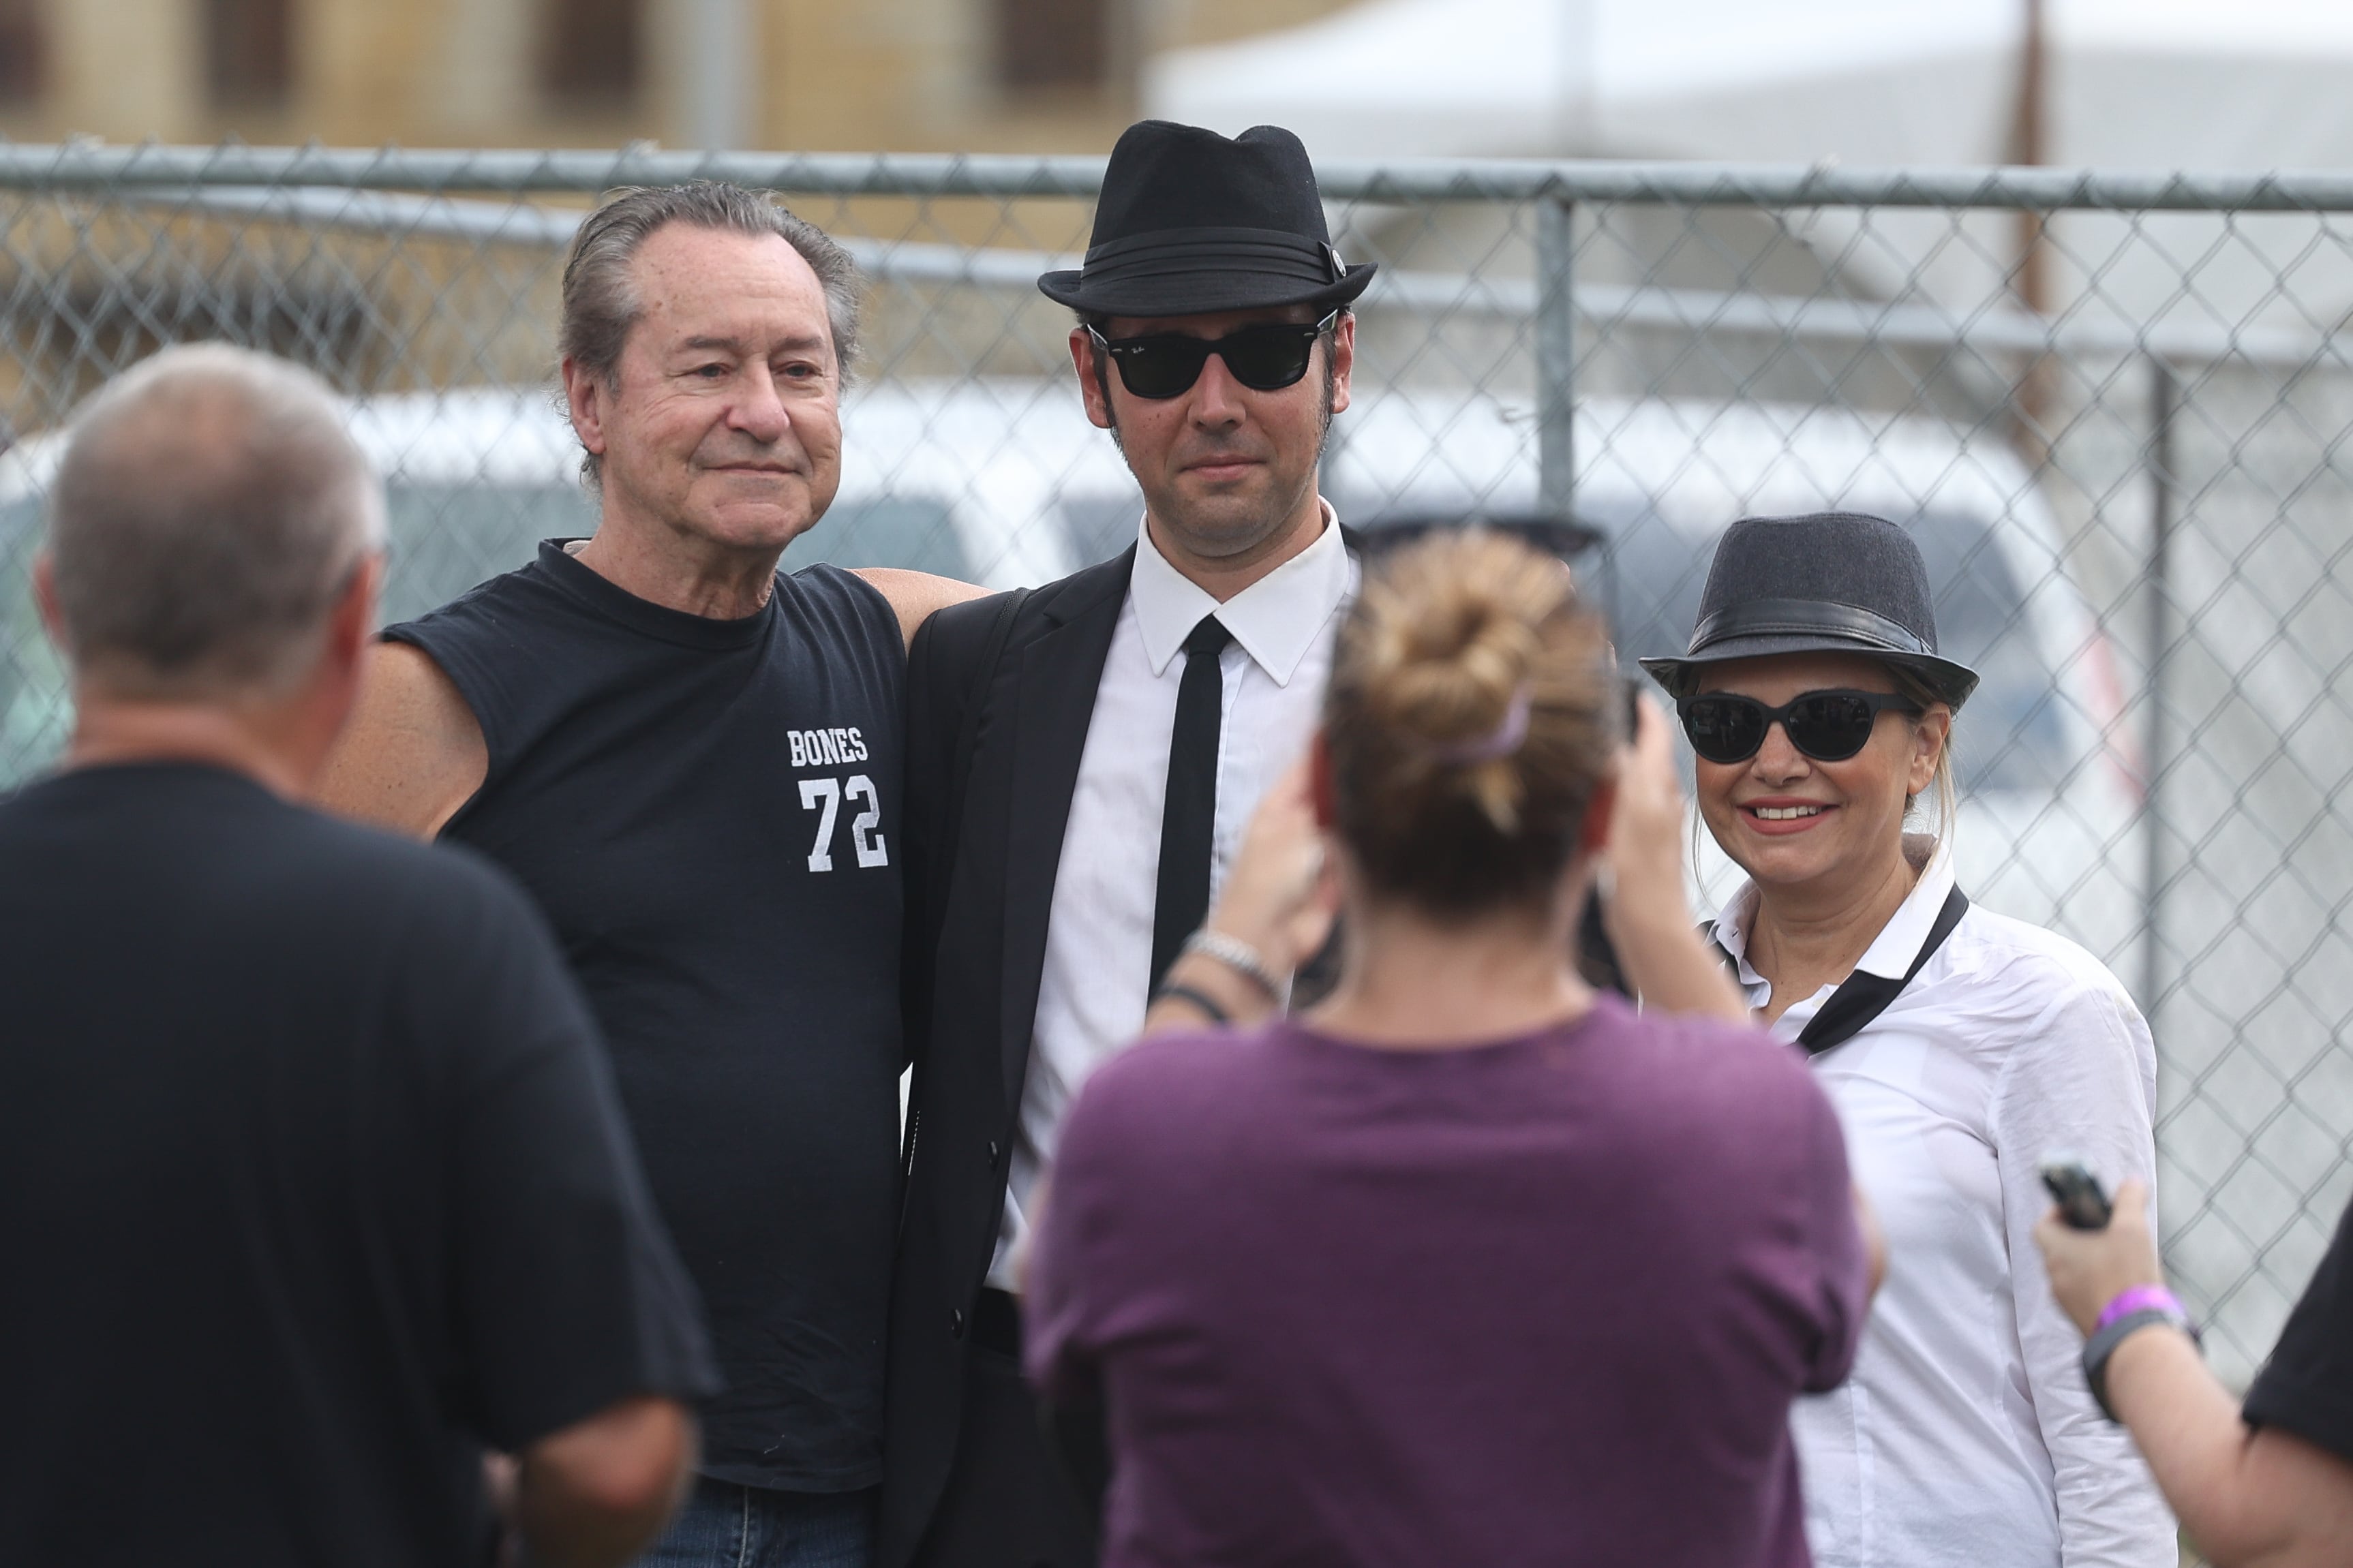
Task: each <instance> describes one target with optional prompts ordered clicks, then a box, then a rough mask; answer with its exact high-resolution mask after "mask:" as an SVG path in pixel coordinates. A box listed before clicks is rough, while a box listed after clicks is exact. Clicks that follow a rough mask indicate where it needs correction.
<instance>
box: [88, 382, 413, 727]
mask: <svg viewBox="0 0 2353 1568" xmlns="http://www.w3.org/2000/svg"><path fill="white" fill-rule="evenodd" d="M383 542H384V499H383V492H382V491H381V490H380V489H378V487H377V485H376V482H375V475H374V473H373V471H372V470H371V469H370V468H369V466H368V462H367V458H365V457H364V455H363V454H362V453H361V451H360V449H359V447H358V446H357V444H356V443H354V442H353V440H352V438H351V436H350V435H349V434H348V433H347V432H346V431H345V429H344V427H343V413H342V410H341V409H340V408H339V407H338V406H337V405H336V402H335V398H334V395H333V393H332V392H331V391H330V390H329V389H328V387H327V384H326V383H325V382H323V381H321V380H320V379H319V378H318V377H317V376H316V375H314V374H311V372H309V371H307V370H303V369H301V367H299V366H297V365H293V364H290V363H287V362H286V361H284V360H281V359H277V358H273V357H272V356H270V355H269V354H264V353H254V352H253V351H252V350H250V349H240V348H232V347H230V346H229V345H228V344H226V343H203V344H195V345H190V346H185V347H180V348H169V349H165V350H164V352H163V353H158V354H156V355H154V356H153V358H150V359H148V360H145V361H143V362H142V363H139V364H137V365H134V366H133V367H132V369H130V370H129V371H127V372H125V373H124V374H121V375H120V376H118V377H116V378H115V379H114V380H113V381H111V382H110V383H108V384H106V385H105V386H102V387H100V389H99V390H98V391H97V392H96V393H94V394H92V395H90V398H89V399H88V400H87V401H85V402H84V403H83V404H82V405H81V407H80V408H79V409H78V410H77V411H76V412H75V415H74V417H73V422H72V425H71V427H70V431H69V436H68V437H67V441H66V449H65V456H64V459H63V461H62V462H61V463H60V464H59V466H58V475H57V479H56V483H55V485H54V487H53V488H52V489H51V491H50V502H49V538H48V551H49V557H50V563H51V565H50V573H51V581H52V583H53V584H54V587H55V592H56V595H57V607H58V619H59V620H60V622H61V623H62V628H61V629H62V631H63V633H64V641H65V644H66V652H67V655H68V657H69V658H70V659H71V660H72V662H73V665H74V668H75V671H76V674H77V675H78V676H79V677H80V678H82V679H89V680H92V681H95V682H97V683H98V684H100V685H101V686H103V687H104V688H106V689H109V690H111V691H114V692H117V693H119V694H121V695H123V696H129V697H143V698H152V699H164V700H176V699H188V698H216V697H221V696H227V695H233V694H236V693H239V692H244V691H249V690H253V689H265V690H269V691H271V692H275V691H279V690H282V689H285V688H287V687H289V686H290V685H292V684H293V683H295V682H296V681H299V680H300V679H301V678H302V677H303V676H305V675H307V674H308V673H309V672H310V670H311V668H313V666H314V664H315V661H316V660H317V658H318V657H319V651H320V647H321V646H322V640H323V638H324V637H325V635H326V623H327V617H328V615H329V613H330V612H331V611H332V609H333V607H334V605H335V603H336V601H337V600H338V599H339V598H341V597H342V595H343V593H344V591H345V590H346V589H347V588H348V587H349V586H350V584H351V582H352V578H353V574H355V573H356V572H357V571H358V570H359V569H360V566H361V564H362V563H363V562H364V561H365V559H366V558H367V557H368V556H369V555H370V554H371V553H373V552H375V551H376V550H379V549H381V548H382V546H383Z"/></svg>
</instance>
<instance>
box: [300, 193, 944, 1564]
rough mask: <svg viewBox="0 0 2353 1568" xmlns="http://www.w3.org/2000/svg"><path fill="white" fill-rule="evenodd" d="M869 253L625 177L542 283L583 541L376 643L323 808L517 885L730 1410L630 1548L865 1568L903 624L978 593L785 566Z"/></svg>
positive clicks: (884, 1284) (750, 209)
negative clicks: (664, 1526) (857, 254)
mask: <svg viewBox="0 0 2353 1568" xmlns="http://www.w3.org/2000/svg"><path fill="white" fill-rule="evenodd" d="M859 298H860V283H859V279H858V270H857V268H856V267H855V266H853V265H852V264H851V262H850V259H849V255H848V254H847V253H846V252H844V251H843V249H842V248H841V247H839V245H836V244H835V243H834V242H833V241H832V240H830V239H828V237H826V236H825V235H824V234H822V233H820V232H819V231H818V229H817V228H816V227H815V226H812V225H810V224H807V223H805V222H803V221H802V220H801V219H799V218H797V217H795V216H793V215H792V214H791V213H789V212H787V211H786V210H785V209H784V208H783V207H780V206H778V205H776V204H775V203H774V202H772V201H770V200H769V199H768V198H767V197H766V196H765V195H759V194H757V193H755V192H752V191H747V190H744V189H742V188H740V187H737V186H734V185H728V184H712V183H709V182H697V183H694V184H686V185H674V186H667V187H661V188H656V189H646V190H636V191H627V192H623V193H622V194H621V195H618V196H617V197H616V198H615V199H614V200H613V201H611V202H609V203H607V205H605V206H604V207H602V208H600V209H598V210H597V211H596V213H594V214H592V215H591V216H589V218H588V220H587V222H586V223H585V224H584V225H582V226H581V230H580V235H579V237H578V239H577V241H576V242H575V244H574V246H573V250H572V258H571V259H570V261H569V262H568V263H567V264H566V265H565V270H564V320H563V323H562V326H561V329H560V332H559V339H560V342H562V344H563V348H564V364H563V369H564V384H565V393H566V394H567V395H568V396H569V398H570V400H571V403H570V405H571V412H572V427H573V429H574V431H575V433H576V434H577V435H578V437H579V438H580V442H581V446H582V447H583V448H584V450H585V452H586V459H585V469H586V478H587V479H589V481H590V482H591V483H592V484H593V485H594V486H595V487H596V492H597V495H598V498H599V501H600V506H599V514H598V517H597V521H596V534H595V536H594V537H593V538H590V539H586V540H549V541H546V542H543V543H542V544H541V546H540V549H539V556H538V559H536V560H534V561H533V562H532V563H529V564H528V565H525V566H523V567H522V569H520V570H519V571H514V572H510V573H508V574H505V575H504V576H501V577H494V578H492V579H491V581H489V582H487V583H485V584H482V585H481V586H480V587H478V588H476V589H475V590H474V591H473V592H471V593H470V594H467V595H464V596H463V597H461V598H459V599H457V600H456V601H454V602H453V603H450V604H448V605H443V606H442V607H441V608H439V609H438V610H436V611H434V612H433V613H432V614H430V615H428V616H423V617H421V618H419V619H417V620H415V621H410V622H407V623H406V624H405V625H402V626H393V627H390V628H388V629H387V630H386V631H385V643H384V645H383V646H382V647H378V648H377V649H376V650H375V655H374V657H373V658H371V660H370V663H369V669H368V677H367V683H366V688H365V689H364V692H363V694H362V697H361V702H360V709H359V711H358V713H357V715H356V716H355V717H354V718H353V721H352V729H351V733H350V735H349V736H348V737H347V738H346V739H345V741H344V742H343V748H342V750H341V752H339V753H338V756H337V759H336V761H335V762H334V763H332V765H331V766H330V768H329V769H328V771H327V774H326V778H325V783H324V785H323V788H322V799H324V800H325V801H326V802H327V803H328V804H330V805H332V806H333V807H335V808H336V809H338V810H341V811H345V812H348V813H350V814H352V815H353V816H360V817H364V818H365V819H367V820H370V821H374V822H378V823H381V824H383V825H385V826H391V827H395V828H398V829H400V830H402V831H404V832H409V833H415V834H417V835H419V836H421V837H435V836H438V837H444V838H449V839H455V840H456V841H458V842H459V843H461V844H466V845H470V846H471V847H475V848H477V849H480V851H482V853H484V854H486V855H488V856H490V857H491V858H492V859H493V860H496V861H497V862H498V863H499V864H500V865H501V866H503V867H504V868H507V869H508V870H510V871H512V872H513V873H514V875H515V876H516V878H517V879H520V880H521V881H522V884H523V886H524V887H526V888H527V889H530V890H531V892H532V894H533V897H534V898H536V899H537V900H539V903H540V907H541V908H542V909H543V910H545V911H546V913H547V917H548V919H549V921H551V922H552V923H553V924H554V927H555V931H556V934H557V936H558V938H559V939H560V940H561V942H563V944H564V951H565V957H566V958H567V959H569V960H570V961H571V963H572V966H573V969H574V971H575V973H577V974H578V975H579V977H580V981H581V984H582V985H583V986H584V987H585V988H586V991H587V993H588V998H589V1001H590V1004H591V1005H593V1006H594V1007H595V1008H596V1016H597V1020H598V1022H599V1023H601V1024H602V1025H603V1026H604V1031H605V1036H606V1038H607V1041H608V1042H609V1043H610V1045H611V1047H612V1052H613V1062H614V1066H615V1068H616V1072H617V1079H618V1080H619V1084H620V1090H621V1099H622V1102H623V1105H624V1106H625V1108H626V1109H627V1110H628V1117H629V1123H630V1128H631V1131H633V1132H634V1133H635V1134H636V1137H637V1143H638V1149H639V1151H640V1152H642V1153H643V1155H644V1157H645V1163H646V1173H647V1175H648V1177H649V1181H650V1184H651V1185H652V1188H653V1194H654V1199H655V1202H656V1203H657V1205H659V1208H660V1211H661V1215H662V1218H663V1220H664V1221H665V1222H666V1223H667V1224H668V1225H669V1226H670V1233H671V1234H672V1235H673V1236H674V1237H676V1238H677V1240H678V1247H679V1254H680V1256H681V1258H683V1259H684V1260H685V1263H686V1266H687V1268H688V1269H689V1270H690V1271H691V1273H692V1274H693V1276H694V1279H695V1283H696V1284H697V1285H698V1286H700V1287H701V1288H702V1298H703V1302H704V1305H705V1307H706V1308H707V1309H708V1310H709V1312H710V1317H711V1331H712V1343H713V1346H714V1348H715V1350H716V1351H717V1353H718V1360H719V1365H720V1370H721V1372H722V1373H723V1375H724V1376H725V1378H726V1380H727V1389H726V1392H725V1393H724V1394H722V1395H721V1396H720V1397H719V1398H718V1399H716V1400H714V1401H712V1403H711V1404H710V1405H707V1406H705V1407H704V1410H703V1453H702V1481H701V1483H700V1484H699V1485H698V1486H697V1488H696V1491H695V1496H694V1498H693V1500H692V1501H691V1502H690V1504H689V1505H688V1506H687V1508H686V1509H685V1510H684V1511H683V1512H682V1513H681V1517H680V1519H679V1521H678V1523H677V1525H676V1526H675V1527H674V1528H673V1529H672V1530H671V1531H670V1535H669V1536H668V1537H667V1538H666V1539H665V1540H664V1542H663V1543H662V1546H661V1548H660V1549H659V1552H658V1553H657V1555H656V1557H655V1559H654V1561H656V1562H657V1563H663V1564H665V1565H671V1568H689V1565H698V1568H699V1565H702V1564H712V1565H718V1564H724V1565H725V1568H781V1565H786V1564H789V1565H791V1568H859V1565H860V1564H862V1563H864V1562H865V1561H866V1557H867V1552H868V1543H869V1541H870V1539H871V1533H872V1529H873V1496H872V1493H873V1489H874V1488H875V1486H876V1484H877V1483H878V1482H879V1481H880V1480H881V1473H882V1337H883V1324H884V1319H885V1314H886V1311H887V1308H888V1300H889V1291H890V1279H891V1247H892V1235H893V1232H894V1230H895V1228H896V1226H897V1224H898V1218H899V1093H898V1079H899V1071H900V1067H901V1065H902V1043H901V1042H902V1034H901V1029H900V1012H899V1007H900V1003H899V942H900V926H901V917H902V910H901V903H900V881H899V879H900V874H901V872H900V868H901V863H902V859H903V858H904V855H905V846H904V845H903V844H902V841H901V838H900V816H899V813H900V743H899V739H900V726H901V691H900V689H901V685H902V679H903V677H904V674H905V667H906V641H905V639H906V637H908V636H910V635H911V634H912V633H913V628H914V627H915V626H916V625H918V624H919V623H920V622H921V621H922V619H923V616H925V615H926V614H928V613H929V611H930V609H931V607H932V606H933V605H935V604H937V603H940V602H942V601H944V600H947V599H953V598H957V597H963V596H968V595H971V594H973V593H975V592H976V590H974V589H970V588H967V587H965V585H964V584H958V583H947V582H944V581H943V580H942V579H939V578H936V577H926V576H923V575H920V574H915V573H912V572H875V573H865V574H860V573H851V572H845V571H842V570H840V569H839V568H837V567H833V566H827V565H816V566H810V567H807V568H805V569H803V570H801V571H797V572H780V571H778V570H777V566H778V562H779V560H780V558H781V557H782V556H783V554H784V552H785V549H786V546H787V545H788V544H790V543H791V542H793V541H794V540H795V539H797V538H798V537H799V536H800V535H801V534H802V533H804V532H806V531H807V530H808V529H810V528H812V527H814V526H815V525H816V523H817V521H818V519H819V518H820V517H822V516H823V515H824V514H825V510H826V508H827V507H828V505H830V504H831V503H832V500H833V497H834V492H835V490H836V489H838V488H839V484H840V482H841V410H840V393H841V382H842V374H843V371H844V368H845V366H847V365H848V364H849V363H851V361H852V360H853V358H854V356H855V353H856V340H857V327H858V304H859Z"/></svg>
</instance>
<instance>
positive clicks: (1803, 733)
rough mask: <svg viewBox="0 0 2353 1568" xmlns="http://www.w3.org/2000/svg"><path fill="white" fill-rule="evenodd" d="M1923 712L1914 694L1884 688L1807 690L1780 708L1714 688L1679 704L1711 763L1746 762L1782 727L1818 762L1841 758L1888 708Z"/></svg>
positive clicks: (1686, 728) (1697, 747) (1696, 746)
mask: <svg viewBox="0 0 2353 1568" xmlns="http://www.w3.org/2000/svg"><path fill="white" fill-rule="evenodd" d="M1891 708H1893V709H1894V710H1896V711H1898V712H1900V713H1918V712H1921V711H1922V709H1921V707H1920V705H1919V704H1918V703H1917V702H1915V701H1913V700H1912V699H1910V698H1909V697H1897V696H1894V695H1892V694H1890V693H1888V692H1884V691H1807V692H1801V693H1799V695H1798V696H1796V697H1793V698H1791V699H1790V700H1788V701H1787V702H1784V703H1783V704H1781V706H1780V707H1778V708H1767V707H1766V706H1765V704H1763V703H1762V702H1759V701H1757V699H1755V698H1754V697H1736V696H1734V695H1733V694H1732V693H1730V692H1728V691H1710V692H1707V693H1705V694H1704V695H1703V696H1699V697H1685V698H1682V699H1679V700H1677V701H1676V703H1675V714H1676V716H1677V717H1678V718H1680V719H1682V720H1683V733H1684V734H1686V735H1688V736H1690V737H1691V743H1692V750H1693V751H1694V752H1698V753H1699V754H1700V755H1701V756H1703V757H1705V758H1706V759H1707V760H1708V761H1709V762H1711V763H1745V762H1746V761H1747V760H1748V759H1749V758H1751V757H1753V756H1755V755H1756V754H1757V747H1759V746H1762V745H1763V744H1764V743H1765V732H1766V731H1768V730H1770V729H1771V728H1772V727H1773V726H1774V725H1776V724H1778V725H1780V726H1781V731H1782V733H1784V734H1786V735H1788V737H1789V744H1791V745H1793V746H1795V747H1797V748H1798V750H1799V751H1801V752H1805V753H1806V755H1808V756H1810V757H1811V758H1813V759H1814V760H1815V761H1817V762H1823V763H1842V762H1844V761H1846V760H1847V758H1849V757H1851V756H1852V755H1854V754H1855V753H1856V752H1860V751H1861V750H1862V748H1863V747H1864V745H1866V744H1867V743H1869V742H1870V740H1871V731H1872V727H1873V725H1875V724H1877V723H1878V722H1879V716H1880V714H1882V713H1883V712H1885V711H1886V710H1889V709H1891Z"/></svg>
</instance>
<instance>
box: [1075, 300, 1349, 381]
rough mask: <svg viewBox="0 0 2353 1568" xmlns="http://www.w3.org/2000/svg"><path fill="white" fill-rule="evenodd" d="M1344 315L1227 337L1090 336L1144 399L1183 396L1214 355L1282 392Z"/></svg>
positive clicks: (1267, 325) (1238, 374) (1269, 324)
mask: <svg viewBox="0 0 2353 1568" xmlns="http://www.w3.org/2000/svg"><path fill="white" fill-rule="evenodd" d="M1339 319H1340V312H1339V311H1337V310H1335V311H1333V312H1332V313H1331V314H1330V315H1328V316H1326V317H1324V319H1323V320H1322V321H1316V322H1314V323H1312V324H1310V323H1306V322H1300V321H1264V322H1261V323H1260V324H1259V325H1257V326H1253V327H1242V328H1240V329H1239V330H1237V331H1230V332H1228V333H1227V334H1226V335H1225V336H1224V337H1222V338H1197V337H1194V336H1193V335H1192V334H1191V333H1189V332H1154V333H1152V334H1150V335H1149V336H1146V337H1141V338H1107V337H1104V336H1103V332H1102V331H1101V330H1100V329H1098V328H1097V327H1095V326H1093V325H1092V324H1090V325H1089V326H1088V328H1087V335H1088V336H1089V337H1092V339H1094V341H1095V344H1096V346H1097V347H1099V348H1101V349H1102V350H1103V353H1107V354H1109V355H1110V356H1111V362H1112V363H1113V364H1115V365H1117V366H1119V383H1120V384H1121V385H1122V386H1124V387H1126V388H1127V390H1128V391H1130V392H1132V393H1134V395H1136V396H1138V397H1148V398H1151V399H1153V400H1154V401H1155V402H1157V401H1159V400H1160V399H1163V398H1168V397H1181V396H1183V395H1185V393H1186V392H1187V390H1188V389H1190V388H1191V386H1192V384H1194V383H1195V382H1197V381H1198V380H1200V379H1201V367H1202V366H1203V365H1205V364H1207V363H1209V356H1210V355H1211V354H1215V355H1217V356H1218V357H1219V359H1221V360H1223V361H1225V362H1226V368H1227V369H1228V370H1229V371H1231V372H1232V373H1233V377H1234V379H1235V380H1236V381H1239V382H1240V383H1241V384H1243V385H1244V386H1247V387H1250V388H1251V389H1253V390H1254V391H1258V392H1281V391H1282V389H1283V388H1284V387H1286V386H1295V385H1297V384H1299V378H1300V377H1301V376H1303V375H1305V374H1307V362H1308V360H1309V359H1310V358H1311V357H1313V355H1314V349H1315V340H1316V339H1317V338H1320V337H1322V336H1323V335H1324V333H1325V332H1328V331H1331V330H1332V324H1333V323H1334V322H1335V321H1338V320H1339Z"/></svg>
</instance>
